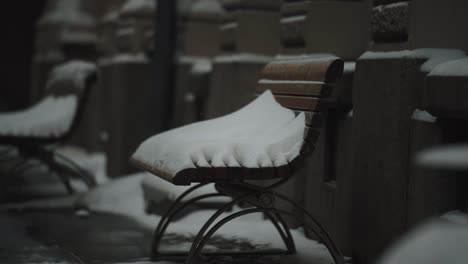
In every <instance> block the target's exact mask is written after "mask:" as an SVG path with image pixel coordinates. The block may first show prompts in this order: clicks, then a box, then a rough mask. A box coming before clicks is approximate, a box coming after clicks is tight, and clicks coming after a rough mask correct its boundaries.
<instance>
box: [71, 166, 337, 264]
mask: <svg viewBox="0 0 468 264" xmlns="http://www.w3.org/2000/svg"><path fill="white" fill-rule="evenodd" d="M145 177H147V175H146V174H144V173H140V174H135V175H133V176H128V177H125V178H121V179H118V180H114V181H111V182H108V183H106V184H104V185H102V186H100V187H98V188H96V189H94V190H92V191H90V192H88V193H87V194H84V195H83V196H82V197H81V198H79V199H78V202H77V203H78V204H80V205H81V206H84V207H87V208H89V209H90V210H91V211H104V212H113V213H119V214H124V215H127V216H130V217H132V218H134V219H135V220H137V221H138V222H139V223H141V224H142V225H144V226H145V227H147V228H148V230H149V231H150V230H153V229H154V228H155V227H156V225H157V223H158V221H159V219H160V216H156V215H147V214H145V212H144V199H143V190H142V187H141V186H142V185H141V183H142V181H143V180H144V179H145ZM151 177H154V176H151ZM181 188H187V187H181ZM235 210H239V209H238V208H236V209H235ZM213 213H214V210H199V211H195V212H193V213H191V214H189V215H187V216H185V217H183V218H182V219H180V220H179V221H177V222H175V223H173V224H172V225H171V226H170V227H169V228H168V231H167V232H168V233H177V234H181V235H183V236H186V237H192V236H193V235H195V231H196V230H198V229H199V228H200V227H201V226H202V225H203V224H204V223H205V222H206V220H207V219H208V218H209V216H211V214H213ZM223 216H227V214H223ZM292 233H293V236H294V237H295V239H296V245H297V249H298V252H299V253H298V254H297V255H294V256H287V257H283V258H284V261H282V263H298V264H301V263H331V262H332V261H331V258H330V256H329V255H328V252H327V251H326V249H325V247H324V246H323V245H321V244H318V243H317V242H316V241H313V240H310V239H307V238H306V237H305V236H304V233H303V232H302V231H301V230H293V231H292ZM217 235H220V236H222V237H224V238H235V239H245V240H247V241H249V242H250V243H251V244H253V245H257V246H265V245H268V247H272V248H283V247H284V245H283V243H282V241H281V239H280V237H279V235H278V234H277V232H276V230H275V229H274V227H273V226H272V225H271V224H270V223H269V222H267V221H265V220H264V219H263V217H262V216H261V215H260V214H253V215H248V216H245V217H242V218H238V219H236V220H234V221H233V222H232V223H231V224H229V225H227V226H225V227H223V228H221V229H220V230H219V232H218V233H217ZM189 246H190V244H189V243H178V244H176V245H175V248H171V247H168V248H165V249H166V250H169V249H178V250H180V249H181V248H188V247H189ZM136 263H145V262H136Z"/></svg>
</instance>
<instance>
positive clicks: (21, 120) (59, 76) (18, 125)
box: [0, 61, 97, 193]
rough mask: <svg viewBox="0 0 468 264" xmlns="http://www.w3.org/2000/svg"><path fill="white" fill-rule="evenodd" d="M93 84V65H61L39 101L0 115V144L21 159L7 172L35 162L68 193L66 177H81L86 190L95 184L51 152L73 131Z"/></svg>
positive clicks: (94, 75) (88, 177)
mask: <svg viewBox="0 0 468 264" xmlns="http://www.w3.org/2000/svg"><path fill="white" fill-rule="evenodd" d="M96 81H97V68H96V66H95V65H94V64H91V63H86V62H81V61H72V62H68V63H64V64H62V65H59V66H57V67H55V68H54V69H53V70H52V72H51V74H50V77H49V80H48V82H47V89H46V95H45V96H44V98H43V99H42V100H40V101H39V102H37V103H36V104H35V105H33V106H31V107H29V108H27V109H25V110H21V111H16V112H8V113H1V114H0V145H8V146H13V147H15V148H16V149H17V150H18V153H19V155H20V157H21V158H22V162H20V163H18V164H17V165H16V166H14V168H13V170H11V172H15V171H16V172H17V171H18V170H19V169H20V168H22V167H24V166H25V165H26V164H27V163H26V162H25V161H28V160H31V159H36V160H39V161H41V162H43V163H45V164H47V165H48V166H49V167H50V169H51V170H53V171H55V172H57V173H58V175H59V177H60V180H61V181H62V182H63V184H64V185H65V187H66V188H67V191H68V192H70V193H73V192H74V190H73V188H72V186H71V184H70V177H72V178H81V179H82V180H83V181H84V182H85V183H86V184H87V185H88V186H89V187H91V186H94V185H95V180H94V178H93V177H92V176H91V175H89V173H87V172H86V171H84V170H82V169H80V168H79V167H78V166H77V165H76V164H75V163H73V162H72V161H71V160H69V159H67V158H66V157H64V156H63V155H59V154H58V153H56V152H54V148H53V146H55V145H58V144H61V143H63V142H65V141H66V140H67V139H68V138H69V137H70V136H71V134H72V133H73V132H74V130H75V128H76V127H77V125H78V123H79V120H80V117H81V114H82V112H83V108H84V107H85V103H86V100H87V97H88V93H89V90H90V89H91V87H92V86H93V85H94V84H95V83H96ZM26 166H27V165H26Z"/></svg>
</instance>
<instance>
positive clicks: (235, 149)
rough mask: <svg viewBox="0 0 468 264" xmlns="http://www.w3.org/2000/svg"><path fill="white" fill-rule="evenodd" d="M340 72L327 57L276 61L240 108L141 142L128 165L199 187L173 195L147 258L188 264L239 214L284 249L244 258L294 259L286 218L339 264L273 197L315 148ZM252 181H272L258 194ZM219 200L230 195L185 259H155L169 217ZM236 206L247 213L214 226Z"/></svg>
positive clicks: (317, 228)
mask: <svg viewBox="0 0 468 264" xmlns="http://www.w3.org/2000/svg"><path fill="white" fill-rule="evenodd" d="M342 73H343V61H342V60H341V59H339V58H337V57H333V56H323V55H317V56H300V57H297V56H296V57H283V58H278V60H275V61H273V62H271V63H269V64H268V65H266V66H265V68H264V69H263V71H262V73H261V77H260V79H259V81H258V85H257V93H258V97H257V98H256V99H255V100H254V101H253V102H251V103H250V104H248V105H247V106H245V107H244V108H242V109H240V110H238V111H236V112H234V113H232V114H229V115H226V116H223V117H220V118H217V119H212V120H207V121H203V122H199V123H195V124H191V125H187V126H184V127H180V128H177V129H173V130H170V131H167V132H164V133H161V134H158V135H155V136H153V137H151V138H149V139H147V140H146V141H144V142H143V143H142V144H141V145H140V146H139V147H138V149H137V150H136V152H135V153H134V154H133V156H132V157H131V159H130V160H131V162H132V163H133V164H134V165H136V166H137V167H139V168H141V169H144V170H146V171H148V172H150V173H152V174H154V175H156V176H158V177H161V178H163V179H165V180H167V181H169V182H171V183H173V184H175V185H188V184H191V183H193V182H200V184H199V185H195V186H194V187H192V188H190V189H189V190H188V191H187V192H185V193H183V194H182V195H181V196H179V198H178V199H177V200H176V201H175V202H174V204H173V205H172V206H171V208H170V209H169V210H168V212H167V213H166V214H165V215H164V216H163V218H162V220H161V221H160V223H159V225H158V227H157V229H156V231H155V233H154V241H153V245H152V249H151V251H152V258H153V259H161V258H167V257H177V256H178V257H180V256H181V255H182V256H186V257H187V260H186V261H187V263H191V262H192V261H193V260H194V258H195V257H196V256H198V255H199V254H201V251H202V249H203V247H204V245H205V243H206V241H207V240H208V239H209V238H210V237H211V236H212V235H213V234H214V233H215V232H216V230H218V229H219V228H220V227H221V226H223V225H224V224H225V223H227V222H229V221H230V220H232V219H234V218H237V217H240V216H242V215H246V214H251V213H259V212H262V213H264V214H265V216H266V217H267V218H268V219H269V220H271V222H272V223H273V225H275V227H276V229H277V230H278V233H279V235H280V236H281V237H282V239H283V240H284V243H285V246H286V248H287V250H271V251H268V252H262V253H258V252H243V253H248V254H257V255H258V254H293V253H295V252H296V249H295V245H294V241H293V238H292V236H291V234H290V232H289V229H288V227H287V225H286V224H285V221H284V219H283V216H285V215H286V216H291V217H295V218H296V219H297V220H298V221H300V222H301V223H303V225H304V227H306V228H308V229H310V230H311V231H312V232H314V233H315V234H316V235H317V237H318V238H319V239H320V240H321V241H322V242H323V243H324V244H325V245H326V246H327V248H328V249H329V251H330V253H331V255H332V257H333V259H334V261H335V262H336V263H344V262H343V257H342V254H341V253H340V251H339V249H338V248H337V247H336V245H335V243H334V242H333V241H332V239H331V238H330V236H329V235H328V234H327V232H326V231H325V230H324V229H323V227H322V226H321V225H320V224H319V223H318V222H317V221H316V220H315V219H314V218H313V216H312V215H311V214H310V213H308V212H307V211H306V210H305V209H303V208H302V207H300V206H298V205H296V204H295V203H294V202H293V201H292V200H291V199H289V198H287V197H285V196H284V195H281V194H279V193H277V192H275V191H274V189H275V188H276V187H278V186H279V185H281V184H283V183H285V182H286V181H287V180H288V179H289V178H290V177H291V176H292V175H293V174H294V171H295V170H297V169H298V167H299V166H301V163H302V161H303V157H304V156H305V155H306V154H307V153H309V152H310V151H312V150H313V149H314V144H315V142H316V140H317V136H318V133H319V129H320V126H321V122H320V120H321V117H322V116H323V114H324V113H323V112H324V111H326V110H327V107H328V106H329V105H330V104H331V101H330V99H329V98H330V95H331V92H332V89H333V84H334V83H335V81H336V80H337V79H338V78H339V77H340V76H341V75H342ZM255 180H275V182H274V183H273V184H271V185H269V186H266V187H265V186H263V187H261V186H260V185H253V184H252V181H255ZM246 181H248V183H247V182H246ZM213 182H214V183H216V189H217V191H218V192H217V193H212V194H204V195H201V196H196V197H193V198H191V199H189V200H188V201H186V200H184V198H185V197H186V196H187V195H188V194H190V193H191V192H193V191H195V190H197V189H198V188H200V187H202V186H204V185H205V184H207V183H213ZM222 195H230V196H233V201H232V202H229V203H227V204H226V205H225V206H224V207H222V208H221V209H219V210H218V211H217V212H216V213H215V214H214V215H213V216H212V217H211V218H210V219H209V220H208V221H207V223H206V224H205V225H204V226H203V227H202V228H201V230H200V231H199V233H198V235H197V236H196V237H195V239H194V241H193V244H192V248H191V250H190V252H185V253H177V254H175V253H164V252H159V250H158V248H159V243H160V241H161V239H162V237H163V236H164V233H165V231H166V229H167V227H168V225H169V224H170V222H171V220H172V219H173V217H174V215H175V214H177V213H178V212H179V211H180V210H182V209H184V208H185V207H186V206H187V205H189V204H191V203H194V202H197V201H199V200H201V199H205V198H209V197H215V196H222ZM275 199H277V200H282V201H285V202H286V203H290V204H291V205H292V207H293V208H294V209H293V211H296V212H299V211H300V212H301V215H304V218H302V217H298V214H295V213H293V212H292V211H286V210H284V209H280V208H276V207H275V205H276V203H274V200H275ZM242 203H247V204H249V205H251V206H253V208H247V209H245V210H241V211H238V212H234V213H232V214H231V215H230V216H228V217H226V218H224V219H222V220H219V221H217V220H218V219H219V218H220V216H221V215H222V214H223V213H225V212H227V211H228V210H229V209H230V208H232V206H234V205H237V204H242ZM211 253H213V252H211ZM224 253H226V252H224ZM231 253H232V252H231ZM203 254H206V255H209V254H210V253H206V252H203ZM214 254H217V255H219V254H223V252H215V253H214ZM227 254H229V253H227ZM237 254H239V252H237Z"/></svg>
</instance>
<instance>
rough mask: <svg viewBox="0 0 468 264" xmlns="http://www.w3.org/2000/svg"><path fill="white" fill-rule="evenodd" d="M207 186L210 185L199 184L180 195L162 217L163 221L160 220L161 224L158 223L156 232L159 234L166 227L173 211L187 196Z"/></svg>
mask: <svg viewBox="0 0 468 264" xmlns="http://www.w3.org/2000/svg"><path fill="white" fill-rule="evenodd" d="M205 185H208V183H200V184H197V185H195V186H193V187H190V188H189V189H188V190H186V191H185V192H183V193H182V194H181V195H179V197H177V199H176V200H175V201H174V202H173V203H172V204H171V206H170V207H169V209H167V211H166V212H165V213H164V215H163V216H162V217H161V220H159V223H158V226H157V227H156V230H155V233H158V232H159V230H160V229H161V228H162V226H163V225H164V223H165V222H166V221H167V219H168V218H169V216H170V215H171V212H172V211H173V210H175V209H176V208H177V206H178V205H179V204H180V203H181V202H182V200H183V199H184V198H185V197H186V196H187V195H189V194H190V193H192V192H193V191H195V190H197V189H199V188H201V187H203V186H205Z"/></svg>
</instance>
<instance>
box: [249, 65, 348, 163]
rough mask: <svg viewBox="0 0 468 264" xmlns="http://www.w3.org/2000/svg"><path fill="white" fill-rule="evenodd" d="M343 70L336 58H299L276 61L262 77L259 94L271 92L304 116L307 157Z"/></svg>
mask: <svg viewBox="0 0 468 264" xmlns="http://www.w3.org/2000/svg"><path fill="white" fill-rule="evenodd" d="M343 67H344V62H343V60H341V59H339V58H336V57H331V56H329V57H325V56H324V57H312V56H311V57H299V58H297V59H291V58H289V59H279V60H276V61H273V62H271V63H269V64H267V65H266V66H265V67H264V68H263V70H262V72H261V74H260V78H259V80H258V83H257V89H256V93H257V95H258V94H261V93H263V92H264V91H266V90H270V91H271V92H272V93H273V94H274V96H275V99H276V100H277V101H278V103H280V104H281V105H282V106H284V107H287V108H290V109H292V110H294V111H295V112H296V114H299V113H301V112H303V113H304V114H305V117H306V129H305V131H304V141H305V142H306V144H304V146H303V151H302V153H304V154H306V153H307V152H309V151H310V150H312V149H313V146H314V145H315V143H316V141H317V138H318V135H319V129H320V126H321V123H322V120H323V112H324V111H325V110H326V109H328V108H329V107H330V106H331V104H332V102H331V100H330V96H331V94H332V89H333V85H334V83H335V82H336V81H337V79H339V78H340V77H341V76H342V75H343Z"/></svg>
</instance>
